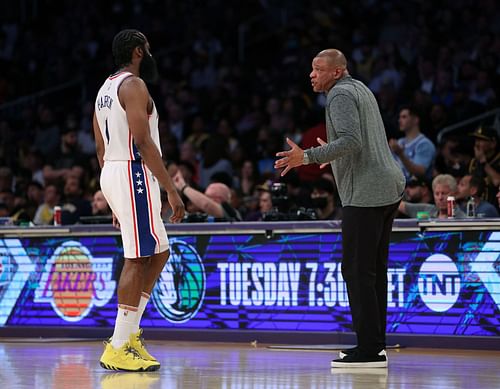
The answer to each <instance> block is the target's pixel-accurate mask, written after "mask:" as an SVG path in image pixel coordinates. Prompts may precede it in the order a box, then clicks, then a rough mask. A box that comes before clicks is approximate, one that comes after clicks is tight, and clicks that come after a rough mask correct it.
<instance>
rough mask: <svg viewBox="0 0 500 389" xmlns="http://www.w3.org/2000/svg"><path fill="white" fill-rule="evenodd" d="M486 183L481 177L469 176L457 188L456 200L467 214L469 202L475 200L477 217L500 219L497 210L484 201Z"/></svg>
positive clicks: (463, 178)
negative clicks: (471, 199) (470, 199)
mask: <svg viewBox="0 0 500 389" xmlns="http://www.w3.org/2000/svg"><path fill="white" fill-rule="evenodd" d="M484 188H485V183H484V180H483V179H482V178H480V177H476V176H472V175H470V174H467V175H466V176H464V177H462V179H461V180H460V182H459V183H458V187H457V194H456V196H455V197H456V200H457V204H458V205H459V207H460V209H461V210H462V211H464V212H466V209H467V201H468V200H469V198H471V197H472V198H474V204H475V206H476V215H477V216H479V217H498V211H497V209H496V208H495V207H494V206H493V205H492V204H491V203H489V202H487V201H485V200H483V199H482V196H483V193H484Z"/></svg>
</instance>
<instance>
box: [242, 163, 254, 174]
mask: <svg viewBox="0 0 500 389" xmlns="http://www.w3.org/2000/svg"><path fill="white" fill-rule="evenodd" d="M252 175H253V165H252V162H251V161H245V162H244V163H243V166H242V167H241V176H242V177H252Z"/></svg>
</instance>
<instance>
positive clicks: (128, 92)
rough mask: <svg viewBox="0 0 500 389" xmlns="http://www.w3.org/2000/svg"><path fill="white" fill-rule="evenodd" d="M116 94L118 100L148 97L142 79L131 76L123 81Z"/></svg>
mask: <svg viewBox="0 0 500 389" xmlns="http://www.w3.org/2000/svg"><path fill="white" fill-rule="evenodd" d="M118 93H119V96H120V98H127V97H128V96H132V95H134V96H137V95H139V96H144V98H146V97H149V91H148V88H147V86H146V83H145V82H144V81H143V80H142V78H140V77H137V76H135V75H133V74H132V75H130V76H129V77H127V78H125V79H124V80H123V82H122V84H121V85H120V89H119V92H118Z"/></svg>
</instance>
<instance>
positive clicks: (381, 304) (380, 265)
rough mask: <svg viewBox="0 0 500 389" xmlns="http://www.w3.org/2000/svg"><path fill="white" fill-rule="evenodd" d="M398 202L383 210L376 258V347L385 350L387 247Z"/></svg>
mask: <svg viewBox="0 0 500 389" xmlns="http://www.w3.org/2000/svg"><path fill="white" fill-rule="evenodd" d="M398 206H399V202H398V203H397V204H394V205H389V206H387V207H386V208H385V209H384V225H383V230H382V236H381V237H380V242H379V248H378V258H377V283H376V286H375V288H376V290H377V299H378V308H379V320H380V334H379V337H378V345H379V348H380V349H385V346H386V344H385V331H386V327H387V260H388V257H389V245H390V241H391V232H392V223H393V221H394V218H395V216H396V213H397V209H398Z"/></svg>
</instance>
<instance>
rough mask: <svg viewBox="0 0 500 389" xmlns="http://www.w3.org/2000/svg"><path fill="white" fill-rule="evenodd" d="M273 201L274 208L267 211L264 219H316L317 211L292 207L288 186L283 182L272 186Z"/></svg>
mask: <svg viewBox="0 0 500 389" xmlns="http://www.w3.org/2000/svg"><path fill="white" fill-rule="evenodd" d="M270 192H271V201H272V203H273V209H272V210H271V211H270V212H266V213H265V214H264V215H263V217H262V220H264V221H286V220H315V219H316V213H315V212H314V210H312V209H306V208H302V207H301V208H294V209H291V207H290V198H289V196H288V190H287V186H286V184H285V183H283V182H275V183H274V184H273V185H272V186H271V188H270Z"/></svg>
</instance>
